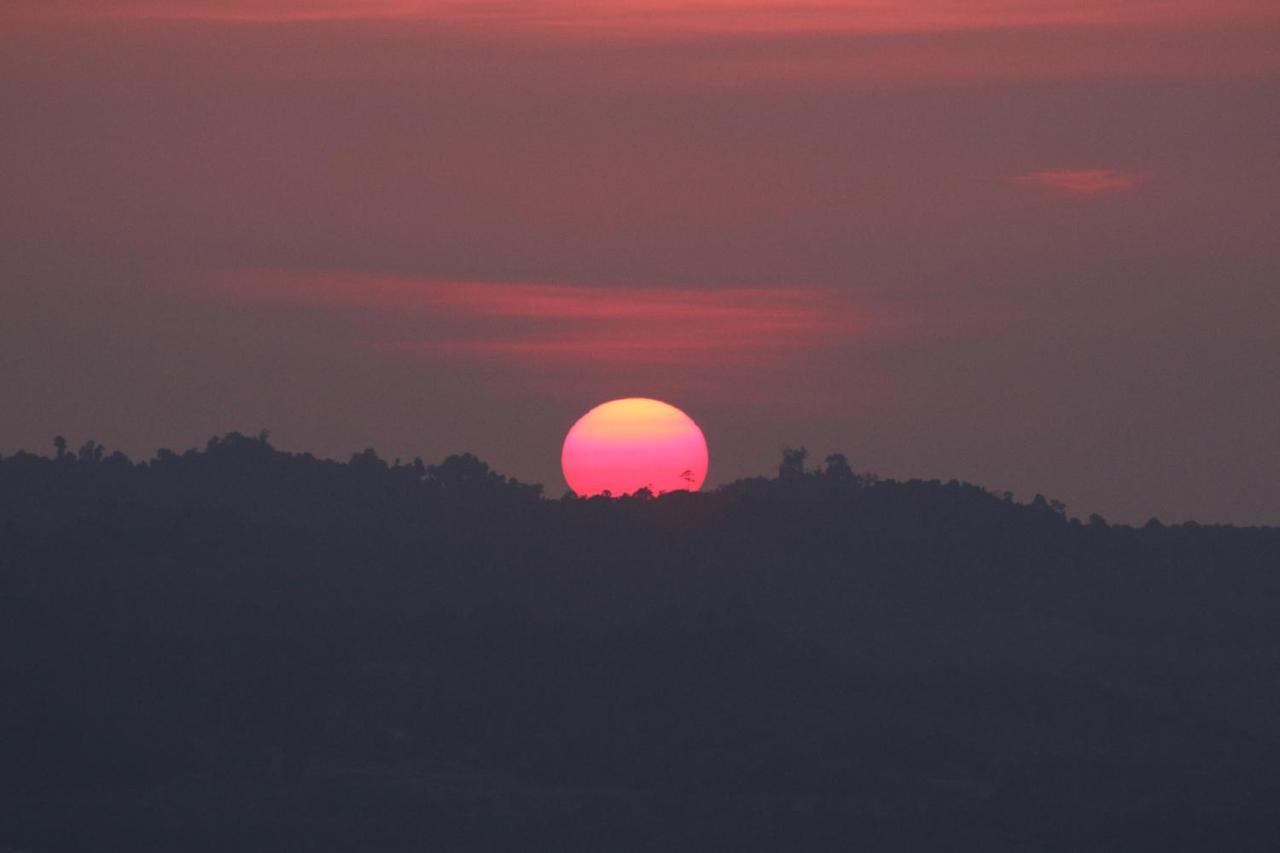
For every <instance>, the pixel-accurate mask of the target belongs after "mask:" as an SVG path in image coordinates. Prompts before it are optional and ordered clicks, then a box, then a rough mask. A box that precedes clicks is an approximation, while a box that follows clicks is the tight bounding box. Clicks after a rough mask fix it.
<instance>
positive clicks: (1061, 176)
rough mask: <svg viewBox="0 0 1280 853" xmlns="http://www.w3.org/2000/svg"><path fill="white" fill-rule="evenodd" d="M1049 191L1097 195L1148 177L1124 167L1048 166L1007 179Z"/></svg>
mask: <svg viewBox="0 0 1280 853" xmlns="http://www.w3.org/2000/svg"><path fill="white" fill-rule="evenodd" d="M1009 180H1010V181H1012V182H1013V183H1015V184H1018V185H1020V186H1023V187H1029V188H1031V189H1034V190H1039V191H1041V192H1044V193H1047V194H1049V195H1054V196H1059V197H1065V198H1097V197H1098V196H1107V195H1115V194H1117V193H1124V192H1129V191H1131V190H1135V189H1137V188H1138V187H1141V186H1143V185H1144V184H1147V183H1149V182H1150V180H1151V174H1150V173H1149V172H1135V171H1125V170H1123V169H1049V170H1046V171H1042V172H1030V173H1028V174H1025V175H1016V176H1014V177H1012V178H1010V179H1009Z"/></svg>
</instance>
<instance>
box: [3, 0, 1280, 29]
mask: <svg viewBox="0 0 1280 853" xmlns="http://www.w3.org/2000/svg"><path fill="white" fill-rule="evenodd" d="M9 14H10V15H11V16H14V17H18V16H25V17H43V18H57V17H63V18H74V17H97V18H146V19H153V20H187V21H201V20H204V21H224V22H242V23H274V22H314V21H350V20H386V19H396V20H415V19H416V20H425V21H431V22H434V23H447V24H453V25H464V26H465V25H473V26H477V27H492V26H495V25H497V26H501V27H503V28H504V29H524V30H533V29H537V30H544V31H555V32H558V33H559V34H561V35H572V34H573V33H575V32H589V33H592V34H596V35H598V34H600V33H602V32H608V33H613V34H619V35H643V34H646V33H647V34H653V33H668V34H685V35H688V34H690V33H702V34H706V33H738V34H746V35H759V34H762V33H764V34H770V33H773V34H776V33H827V34H830V33H833V32H846V33H848V32H856V33H909V32H946V31H956V30H976V29H1006V28H1026V27H1059V26H1097V25H1130V24H1143V23H1169V22H1178V23H1183V24H1185V23H1194V22H1197V21H1206V20H1234V19H1242V18H1244V19H1259V18H1270V19H1272V20H1274V19H1275V18H1277V17H1280V16H1278V15H1277V14H1276V13H1275V10H1274V8H1272V4H1269V3H1266V2H1261V0H1215V2H1210V0H1166V2H1161V3H1152V2H1149V0H1077V2H1072V3H1058V2H1027V0H988V2H983V3H967V2H956V0H900V2H894V3H886V2H883V0H808V2H805V3H794V2H782V0H698V2H689V0H612V2H582V0H15V2H14V3H12V4H11V5H10V9H9Z"/></svg>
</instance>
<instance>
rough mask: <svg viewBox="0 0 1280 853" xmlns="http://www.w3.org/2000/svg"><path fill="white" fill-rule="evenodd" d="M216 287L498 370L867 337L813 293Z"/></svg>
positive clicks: (509, 286)
mask: <svg viewBox="0 0 1280 853" xmlns="http://www.w3.org/2000/svg"><path fill="white" fill-rule="evenodd" d="M219 284H220V286H221V287H223V288H224V289H227V290H228V292H231V293H234V294H235V295H236V297H237V298H248V299H253V300H258V301H268V302H276V303H283V304H309V305H327V306H333V307H338V308H342V309H350V310H353V311H358V312H360V313H362V314H368V313H372V314H375V315H380V316H395V317H398V318H401V319H404V318H408V319H410V320H415V321H421V323H423V324H425V325H427V326H429V327H430V331H429V332H428V333H424V334H422V335H421V336H413V337H407V338H405V337H396V338H384V339H381V340H378V341H376V342H375V343H374V345H375V346H376V347H377V348H379V349H384V350H389V351H399V352H424V353H439V354H442V355H446V356H453V357H466V358H481V359H494V360H500V361H505V360H510V361H527V360H530V359H533V360H540V361H544V362H562V363H573V362H578V363H581V364H584V365H585V364H590V363H591V362H593V361H595V362H617V361H625V362H627V363H629V364H636V365H662V364H665V365H673V364H690V365H697V364H713V363H714V364H730V363H732V364H746V363H751V362H756V361H760V360H763V359H768V358H773V357H778V356H779V355H781V354H784V353H786V352H788V351H800V350H807V349H815V348H820V347H827V346H832V345H835V344H837V343H839V342H840V341H842V340H848V339H851V338H852V337H854V336H856V335H859V334H862V333H865V332H867V331H868V330H869V323H868V321H867V319H866V318H865V316H859V315H858V314H857V313H856V312H855V311H854V310H853V309H852V308H851V307H850V306H849V305H847V304H845V303H842V302H839V301H837V300H836V299H835V297H834V295H833V294H832V293H830V292H829V291H826V290H821V289H816V288H724V289H687V288H674V287H642V286H626V287H618V286H610V287H587V286H581V285H564V284H541V283H513V282H454V281H437V280H414V279H403V278H393V277H383V276H359V275H344V274H333V273H317V274H304V273H273V272H255V273H251V274H238V275H233V276H230V277H223V278H222V279H221V280H220V282H219Z"/></svg>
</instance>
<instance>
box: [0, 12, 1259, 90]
mask: <svg viewBox="0 0 1280 853" xmlns="http://www.w3.org/2000/svg"><path fill="white" fill-rule="evenodd" d="M104 22H107V23H111V24H112V25H113V26H114V25H119V28H118V29H115V28H113V29H112V30H111V32H110V36H109V38H105V39H104V41H103V43H98V42H97V41H96V39H98V38H99V37H101V35H102V29H101V28H102V26H103V24H104ZM0 24H5V25H7V26H6V27H0V41H2V40H3V38H2V37H3V35H6V33H3V32H2V31H3V30H4V29H8V30H10V31H12V32H11V33H8V34H7V35H10V36H11V37H12V35H13V33H17V32H18V31H19V30H21V29H23V27H22V26H20V25H23V24H26V25H33V26H34V27H35V29H36V30H39V31H40V32H38V33H37V35H38V36H39V37H40V38H56V37H57V33H58V32H60V30H61V28H62V27H63V26H65V27H67V28H69V29H74V28H75V27H77V26H83V27H88V28H89V29H91V30H92V31H93V33H92V34H93V37H94V39H95V41H94V42H93V51H92V53H97V52H102V53H106V54H111V67H112V68H118V67H125V68H127V67H129V66H130V64H131V63H135V62H139V61H141V58H145V57H146V56H147V55H149V53H150V51H153V50H156V49H158V48H162V47H163V46H164V45H166V44H174V45H179V47H178V48H176V50H178V51H179V52H178V54H177V55H178V56H179V57H180V58H181V61H182V62H192V63H197V64H198V63H199V61H207V62H213V63H214V65H215V67H216V69H217V70H219V71H220V72H221V73H224V74H237V75H245V74H252V73H258V74H267V73H270V74H274V75H281V74H283V75H288V76H306V75H307V74H336V73H341V72H346V73H355V72H360V73H362V74H369V73H376V74H385V75H391V76H394V77H396V78H397V79H400V78H403V77H405V76H407V75H415V74H416V75H426V76H427V77H429V78H431V79H441V78H442V77H444V78H448V79H449V80H450V81H451V85H456V82H455V81H471V82H473V83H481V84H483V83H493V82H495V81H501V83H502V85H503V86H507V85H511V82H512V81H513V80H515V81H519V82H520V83H521V85H529V84H531V83H536V82H538V81H542V82H543V83H544V84H547V85H554V86H556V87H557V88H559V87H570V88H588V89H590V88H603V89H606V90H609V91H615V90H617V89H618V88H620V87H622V88H637V87H638V88H643V89H660V90H669V89H697V90H705V89H725V88H728V89H740V88H744V87H752V86H755V87H760V86H764V85H772V86H777V85H782V86H791V85H795V84H798V83H803V84H805V85H815V84H820V85H827V84H833V83H841V82H847V81H868V80H870V81H876V82H884V81H886V80H908V81H917V80H921V79H943V80H960V79H999V78H1016V79H1039V78H1045V77H1049V78H1061V77H1098V76H1112V75H1114V76H1150V75H1170V74H1176V75H1183V76H1185V75H1205V74H1212V75H1221V74H1232V75H1235V74H1251V75H1252V74H1259V73H1274V72H1275V71H1276V70H1277V69H1280V55H1277V53H1276V51H1275V49H1274V45H1275V41H1276V37H1277V33H1280V7H1278V6H1276V4H1275V3H1274V2H1265V0H1217V2H1213V0H1164V1H1163V2H1151V0H1077V2H1049V0H1045V1H1044V2H1029V0H987V2H981V3H970V2H961V0H900V2H885V0H807V2H803V3H800V2H783V0H696V2H689V0H609V2H601V0H594V1H593V2H586V1H585V0H8V2H5V3H0ZM48 24H53V25H54V26H52V27H51V28H46V26H45V25H48ZM45 29H50V30H51V31H52V33H53V34H52V35H51V34H50V32H45V31H44V30H45ZM229 30H237V31H238V32H236V33H234V34H233V33H230V32H228V31H229ZM28 35H29V34H25V33H24V34H23V36H22V37H21V39H19V40H17V41H16V44H15V45H14V46H13V47H11V48H10V52H14V50H15V48H22V47H23V44H24V43H25V42H26V41H27V36H28ZM338 35H340V36H341V38H340V39H335V36H338ZM131 39H133V40H136V41H131ZM228 41H235V42H236V43H235V44H234V45H232V46H230V47H228V46H227V44H228ZM77 43H79V42H77ZM113 50H116V51H118V53H119V55H118V56H117V55H115V54H113V53H112V51H113ZM223 51H225V53H224V52H223ZM17 52H18V53H19V54H21V53H22V51H21V50H18V51H17ZM0 56H3V51H0ZM202 58H203V59H202ZM11 61H12V60H11ZM40 62H43V60H40ZM40 67H41V66H40V64H39V63H37V64H36V65H35V67H34V70H39V69H40ZM19 73H30V71H29V70H26V69H24V70H23V71H21V72H19Z"/></svg>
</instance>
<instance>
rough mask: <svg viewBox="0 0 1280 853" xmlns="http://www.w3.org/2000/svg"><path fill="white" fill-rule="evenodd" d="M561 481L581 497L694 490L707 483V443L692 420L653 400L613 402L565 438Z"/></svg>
mask: <svg viewBox="0 0 1280 853" xmlns="http://www.w3.org/2000/svg"><path fill="white" fill-rule="evenodd" d="M560 465H561V467H562V468H563V469H564V479H565V481H566V482H567V483H568V484H569V488H571V489H573V491H574V492H576V493H577V494H578V495H580V496H582V497H590V496H592V495H599V494H602V493H604V492H606V491H607V492H609V493H610V494H613V495H628V494H631V493H632V492H635V491H637V490H639V489H643V488H648V489H649V491H651V492H653V493H654V494H662V493H663V492H675V491H681V490H687V491H691V492H696V491H697V490H698V489H699V488H701V487H702V484H703V483H704V482H705V481H706V479H707V440H706V438H704V437H703V435H702V430H701V429H699V428H698V425H697V424H696V423H694V422H693V418H691V417H689V416H688V415H686V414H685V413H684V412H682V411H680V410H679V409H677V408H676V407H675V406H672V405H669V404H667V403H663V402H661V401H659V400H649V399H646V398H643V397H631V398H629V399H625V400H613V401H610V402H608V403H603V404H601V405H599V406H596V407H595V408H594V409H592V410H591V411H589V412H587V413H586V414H585V415H583V416H582V417H581V418H579V419H578V422H577V423H575V424H574V425H573V428H572V429H570V430H569V434H568V435H566V436H565V439H564V448H563V450H562V451H561V453H560Z"/></svg>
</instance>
